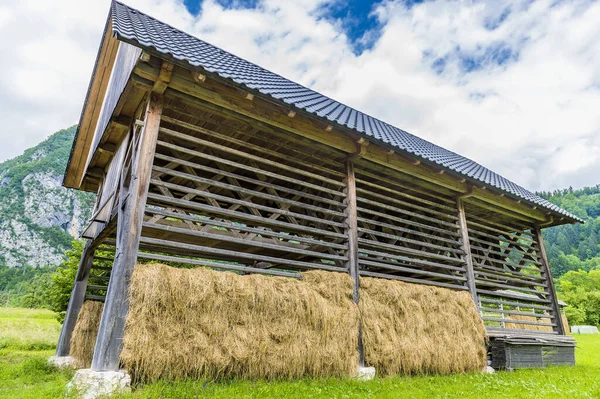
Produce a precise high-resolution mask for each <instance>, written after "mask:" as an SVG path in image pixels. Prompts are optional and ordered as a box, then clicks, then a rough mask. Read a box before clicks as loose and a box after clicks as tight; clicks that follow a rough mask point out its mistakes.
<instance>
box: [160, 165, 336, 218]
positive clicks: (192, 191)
mask: <svg viewBox="0 0 600 399" xmlns="http://www.w3.org/2000/svg"><path fill="white" fill-rule="evenodd" d="M157 170H158V169H157ZM150 183H151V184H152V185H155V186H159V187H166V188H168V189H170V190H175V191H181V192H184V193H188V194H195V195H196V196H199V197H205V198H212V199H215V200H219V201H223V202H227V203H230V204H236V205H241V206H245V207H248V208H253V209H258V210H262V211H266V212H269V213H275V214H280V215H284V216H291V217H294V218H297V219H302V220H308V221H311V222H314V223H317V224H327V225H329V226H335V227H344V224H343V223H342V222H335V221H333V220H328V219H325V218H318V217H314V216H308V215H304V214H302V213H297V212H291V211H287V210H285V209H280V208H272V207H269V206H264V205H258V204H256V203H254V202H250V201H243V200H238V199H235V198H231V197H226V196H224V195H220V194H213V193H211V192H209V191H203V190H198V189H195V188H190V187H187V186H180V185H178V184H173V183H167V182H163V181H161V180H156V179H152V180H151V181H150ZM238 213H239V212H238Z"/></svg>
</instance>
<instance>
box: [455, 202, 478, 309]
mask: <svg viewBox="0 0 600 399" xmlns="http://www.w3.org/2000/svg"><path fill="white" fill-rule="evenodd" d="M456 208H457V211H458V228H459V231H460V235H461V237H460V244H461V247H462V250H463V252H464V254H465V255H464V260H465V269H466V273H465V274H466V278H467V287H469V291H470V292H471V296H472V297H473V301H474V302H475V306H479V299H478V297H477V287H476V285H475V274H474V271H473V257H472V256H471V242H470V241H469V232H468V228H467V224H468V222H467V217H466V214H465V206H464V203H463V200H462V199H460V198H459V199H458V200H457V201H456Z"/></svg>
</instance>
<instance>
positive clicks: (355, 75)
mask: <svg viewBox="0 0 600 399" xmlns="http://www.w3.org/2000/svg"><path fill="white" fill-rule="evenodd" d="M126 3H128V4H129V5H131V6H133V7H136V8H138V9H140V10H141V11H143V12H146V13H148V14H150V15H152V16H155V17H157V18H158V19H161V20H163V21H165V22H168V23H170V24H171V25H174V26H175V27H177V28H180V29H182V30H184V31H187V32H189V33H191V34H194V35H196V36H198V37H200V38H201V39H203V40H206V41H208V42H210V43H212V44H215V45H218V46H220V47H222V48H223V49H225V50H228V51H230V52H233V53H235V54H237V55H239V56H242V57H244V58H246V59H248V60H250V61H252V62H255V63H257V64H259V65H261V66H263V67H266V68H267V69H270V70H273V71H274V72H277V73H279V74H281V75H283V76H285V77H287V78H290V79H291V80H295V81H297V82H299V83H302V84H304V85H308V86H309V87H311V88H313V89H315V90H317V91H320V92H322V93H323V94H326V95H328V96H330V97H333V98H335V99H336V100H339V101H341V102H344V103H346V104H348V105H351V106H353V107H355V108H358V109H360V110H362V111H364V112H367V113H369V114H371V115H373V116H376V117H378V118H380V119H382V120H384V121H386V122H389V123H391V124H393V125H396V126H398V127H400V128H403V129H405V130H408V131H409V132H411V133H413V134H416V135H418V136H420V137H422V138H425V139H427V140H429V141H432V142H434V143H436V144H439V145H441V146H443V147H446V148H448V149H450V150H453V151H455V152H458V153H460V154H462V155H465V156H467V157H469V158H471V159H474V160H476V161H478V162H479V163H482V164H483V165H485V166H487V167H489V168H491V169H492V170H494V171H496V172H498V173H500V174H502V175H504V176H506V177H507V178H509V179H511V180H513V181H515V182H516V183H519V184H521V185H523V186H525V187H526V188H528V189H531V190H542V189H543V190H548V189H554V188H562V187H568V186H573V187H576V188H577V187H582V186H585V185H588V186H589V185H595V184H598V183H600V23H599V22H600V2H596V1H566V0H563V1H560V0H554V1H550V0H549V1H544V0H541V1H531V0H529V1H519V0H514V1H504V0H489V1H449V0H435V1H424V2H421V1H410V0H397V1H392V0H389V1H386V0H384V1H376V2H372V3H370V2H366V1H355V2H350V4H346V2H344V1H341V0H299V1H290V0H280V1H277V0H262V1H261V0H250V1H248V0H244V1H241V0H233V1H231V0H221V1H218V0H204V1H197V0H128V1H126ZM108 9H109V0H97V1H96V0H85V1H81V0H54V1H47V0H0V54H1V58H0V76H2V79H0V120H1V121H2V124H1V125H0V139H1V141H0V142H1V144H0V161H3V160H5V159H9V158H12V157H14V156H17V155H19V154H20V153H21V152H22V151H23V150H24V149H26V148H28V147H31V146H33V145H35V144H37V143H38V142H39V141H41V140H43V139H44V138H46V137H47V136H48V135H49V134H51V133H53V132H54V131H56V130H58V129H61V128H65V127H68V126H71V125H73V124H75V123H77V121H78V120H79V115H80V112H81V107H82V104H83V100H84V96H85V92H86V90H87V86H88V82H89V78H90V75H91V71H92V66H93V62H94V60H95V56H96V52H97V49H98V45H99V42H100V38H101V34H102V29H103V27H104V23H105V20H106V16H107V14H108Z"/></svg>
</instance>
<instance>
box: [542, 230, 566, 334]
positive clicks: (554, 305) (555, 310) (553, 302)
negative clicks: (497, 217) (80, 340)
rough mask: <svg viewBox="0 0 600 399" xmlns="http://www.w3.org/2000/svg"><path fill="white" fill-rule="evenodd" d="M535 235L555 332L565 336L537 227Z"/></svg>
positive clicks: (544, 249) (550, 274)
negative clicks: (548, 294) (548, 293)
mask: <svg viewBox="0 0 600 399" xmlns="http://www.w3.org/2000/svg"><path fill="white" fill-rule="evenodd" d="M535 235H536V237H537V242H538V245H539V246H540V254H539V255H540V256H539V258H540V260H541V262H542V265H541V266H542V272H543V274H544V277H546V283H547V284H548V291H549V292H550V301H551V304H550V306H551V307H552V313H554V322H555V323H556V331H557V332H558V333H559V334H560V335H565V326H564V324H563V321H562V317H560V307H559V306H558V299H557V298H556V291H555V290H554V282H553V281H552V273H550V264H549V263H548V257H547V256H546V248H545V247H544V238H543V237H542V231H541V230H540V228H539V227H538V226H536V227H535Z"/></svg>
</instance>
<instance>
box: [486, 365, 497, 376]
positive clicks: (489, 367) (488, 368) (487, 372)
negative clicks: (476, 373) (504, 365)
mask: <svg viewBox="0 0 600 399" xmlns="http://www.w3.org/2000/svg"><path fill="white" fill-rule="evenodd" d="M483 372H484V373H485V374H494V373H495V372H496V370H494V369H493V368H492V366H485V368H484V369H483Z"/></svg>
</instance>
